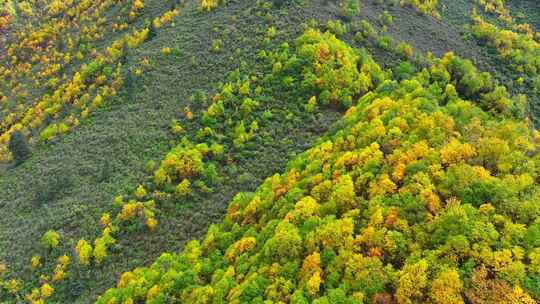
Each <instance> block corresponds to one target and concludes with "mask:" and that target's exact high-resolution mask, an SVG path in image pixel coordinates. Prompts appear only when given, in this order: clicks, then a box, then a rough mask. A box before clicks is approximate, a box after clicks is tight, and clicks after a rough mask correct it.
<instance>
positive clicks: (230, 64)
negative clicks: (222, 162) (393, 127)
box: [0, 1, 492, 302]
mask: <svg viewBox="0 0 540 304" xmlns="http://www.w3.org/2000/svg"><path fill="white" fill-rule="evenodd" d="M159 2H160V1H154V3H152V4H148V6H151V5H156V6H159V5H165V4H158V3H159ZM250 7H255V5H254V1H231V3H230V4H228V5H227V6H223V7H220V8H218V9H217V10H216V11H215V12H212V13H209V14H202V13H200V12H199V11H198V9H197V7H196V3H195V1H189V2H188V4H187V7H186V8H184V9H182V14H181V16H180V17H179V18H178V19H177V20H176V23H175V25H174V26H173V27H167V28H165V29H162V30H160V31H159V34H158V36H157V37H156V38H155V39H154V40H152V41H150V42H148V43H146V44H144V45H143V46H141V47H140V48H139V49H137V50H135V51H133V53H132V54H131V58H130V61H131V64H133V63H135V62H138V61H139V60H140V59H142V58H145V57H147V58H149V59H150V61H151V62H152V66H153V68H152V69H151V70H150V71H147V72H145V74H144V75H143V76H142V77H141V78H140V79H138V80H137V82H136V85H135V93H134V98H133V99H132V100H126V98H125V96H124V97H122V96H121V97H119V98H117V99H116V100H115V101H114V102H113V103H112V104H111V105H108V106H105V107H103V108H102V109H100V110H99V111H97V112H96V113H95V114H94V115H93V116H92V118H90V119H88V120H87V121H85V122H83V123H82V124H81V126H80V127H79V128H77V129H76V130H75V131H74V132H73V133H70V134H68V135H66V136H62V137H61V138H60V139H59V140H58V141H57V142H55V143H52V144H50V145H47V146H42V147H39V148H38V149H36V151H35V153H34V155H33V157H32V158H31V159H30V160H28V161H27V162H26V163H25V164H23V165H21V166H19V167H17V168H15V169H12V170H11V171H9V172H7V173H6V174H5V175H4V176H2V177H0V217H1V218H2V219H3V220H2V221H1V222H0V260H5V261H6V262H7V263H8V264H9V265H10V266H11V267H12V268H13V270H14V271H15V272H16V273H19V274H20V273H24V272H26V273H28V264H29V263H28V261H29V258H30V254H31V252H36V251H37V250H39V238H40V237H41V235H42V234H43V232H45V231H46V230H48V229H56V230H59V231H60V232H62V235H63V239H64V240H69V241H67V242H66V244H65V246H66V248H72V247H73V245H74V244H73V242H74V241H71V240H76V239H78V238H80V237H86V238H91V237H93V236H94V234H95V233H96V232H97V231H98V224H97V219H98V218H99V215H100V214H101V213H102V212H103V211H107V210H109V209H110V208H111V201H112V198H113V197H114V196H115V195H116V194H118V193H122V192H124V190H127V189H132V188H134V187H135V186H136V185H137V184H138V182H140V181H141V180H142V179H143V178H144V176H145V174H144V173H143V169H142V168H143V166H144V164H145V163H146V161H148V160H150V159H154V160H159V159H160V158H161V157H162V156H163V155H164V154H165V153H166V151H167V150H168V149H169V147H170V140H171V136H170V134H169V132H168V131H167V129H168V125H169V123H170V120H171V119H172V118H178V119H180V120H181V122H182V125H183V126H184V127H185V128H186V129H187V134H188V135H193V134H194V133H195V132H196V131H197V129H198V128H199V126H198V124H197V123H195V122H196V121H198V120H197V113H198V112H199V110H201V109H204V107H205V105H202V104H190V102H189V97H190V95H191V94H193V92H194V91H195V90H203V91H208V92H212V89H213V88H215V86H216V84H217V82H219V81H222V80H224V75H225V74H226V72H228V71H231V70H233V69H234V68H236V67H238V66H240V60H243V61H245V63H246V66H249V70H256V69H257V65H254V66H253V65H252V64H253V63H256V58H255V54H256V53H257V50H258V47H259V42H260V40H261V37H263V36H264V34H260V35H257V34H256V33H257V32H260V33H264V31H265V30H266V22H265V20H264V19H263V18H261V17H257V16H256V15H255V14H253V13H252V12H250V11H249V10H248V8H250ZM362 7H363V9H362V14H361V16H360V18H368V19H369V20H370V21H371V22H372V23H376V22H377V21H376V19H377V16H378V14H380V12H381V11H382V8H381V7H378V6H374V5H373V4H372V2H371V1H367V3H364V4H363V5H362ZM286 11H287V12H288V14H284V12H285V9H284V10H282V11H280V12H278V11H273V12H272V16H273V19H274V20H273V22H272V24H273V25H275V26H276V27H277V28H278V29H279V30H280V34H279V35H278V38H277V40H276V43H277V42H279V41H290V40H291V39H292V38H294V37H296V34H297V33H298V32H299V31H300V30H301V29H300V23H301V22H303V21H306V20H307V19H309V18H311V17H316V19H317V20H319V21H321V23H325V21H324V20H326V19H334V18H336V17H337V15H338V7H337V6H336V5H334V4H332V3H330V4H323V1H313V2H312V3H310V4H308V5H307V6H306V7H294V8H287V9H286ZM389 11H390V13H391V14H392V15H394V25H392V26H390V29H389V30H390V33H391V35H392V36H394V37H395V38H396V39H397V40H400V41H401V40H405V41H408V42H409V43H411V44H412V45H413V46H415V47H416V48H418V49H421V50H423V51H428V50H429V51H433V52H434V53H435V54H436V55H439V54H441V53H443V52H445V51H447V50H454V51H455V52H456V53H458V54H459V55H462V56H464V57H468V58H471V59H473V60H474V61H476V62H477V63H479V64H480V66H481V67H482V68H486V69H489V67H490V66H492V65H491V64H490V59H489V58H487V59H486V57H483V56H482V54H483V53H482V52H481V51H479V48H478V47H477V46H476V45H475V44H473V43H471V42H467V41H463V40H462V39H461V38H460V35H459V34H458V32H459V29H458V28H457V27H455V26H453V25H449V24H446V23H444V22H441V21H436V20H434V19H431V18H423V17H419V16H418V15H417V14H416V13H415V12H414V11H412V10H411V9H403V8H400V7H394V8H390V9H389ZM233 16H236V17H237V18H236V21H233V20H232V19H231V18H232V17H233ZM464 18H465V17H464ZM215 27H217V28H218V30H217V31H214V28H215ZM224 27H227V28H229V29H230V30H231V34H230V35H227V36H226V37H225V36H223V35H221V33H222V32H223V31H222V29H223V28H224ZM441 32H444V33H447V34H445V35H439V33H441ZM216 38H219V39H221V40H222V41H223V45H224V47H222V51H221V52H220V53H213V52H211V51H210V49H211V43H212V39H216ZM346 38H347V37H346ZM349 39H350V37H349ZM164 46H169V47H171V48H175V47H177V48H178V49H179V50H180V55H179V56H170V57H164V56H163V55H162V54H161V52H160V50H161V48H162V47H164ZM236 47H238V48H239V52H240V53H235V48H236ZM372 51H375V53H374V55H375V58H377V59H379V61H381V63H382V64H384V63H387V62H392V61H393V60H395V59H393V58H391V57H389V56H388V55H387V54H384V53H382V52H381V50H378V51H377V49H372ZM478 54H480V55H478ZM192 57H193V58H194V60H195V62H193V60H192ZM187 105H190V106H191V108H192V110H193V112H194V113H195V115H196V119H194V120H193V121H192V122H187V121H186V120H185V118H184V116H183V115H182V112H183V111H182V109H183V108H184V107H185V106H187ZM276 105H279V100H276ZM284 106H285V105H284ZM338 116H339V113H336V112H335V111H332V110H329V111H327V112H325V113H321V114H320V115H319V119H316V120H311V121H309V120H305V119H293V120H291V121H288V122H279V121H276V122H275V124H276V125H274V126H267V129H268V130H276V131H277V132H274V133H270V132H269V134H268V136H269V137H270V138H272V139H274V140H273V141H269V143H268V144H265V145H261V146H260V147H258V148H257V149H255V151H254V152H252V153H251V154H249V155H244V156H239V157H238V159H237V160H236V168H233V167H232V166H231V167H230V168H224V169H223V170H221V172H220V173H221V175H222V177H224V178H223V182H222V184H221V185H220V186H219V187H218V188H217V189H215V192H214V194H212V195H211V196H210V197H206V198H204V199H201V200H200V201H199V202H197V204H196V206H195V207H196V208H189V207H182V206H171V207H169V208H167V209H165V210H164V213H163V214H162V215H161V216H160V222H161V223H160V228H159V229H158V231H157V232H156V233H155V234H152V235H144V236H138V235H132V236H128V237H127V238H123V239H125V241H123V242H122V243H121V245H122V246H123V247H124V248H125V249H128V248H129V250H123V251H122V253H123V255H118V256H116V257H114V258H112V259H110V260H108V261H107V262H106V263H105V264H104V265H103V266H101V267H100V268H98V269H94V270H93V271H92V273H90V274H87V273H81V274H80V277H78V278H77V277H76V278H73V279H72V280H70V282H71V283H70V285H68V286H65V288H66V289H68V290H69V292H67V291H64V293H65V300H66V301H67V300H68V299H69V301H74V302H87V301H88V299H91V298H92V296H93V295H95V294H96V293H99V292H101V291H102V290H103V289H104V288H105V287H107V286H110V285H112V284H113V282H114V281H115V280H116V278H117V276H118V275H119V274H120V273H121V272H123V271H125V270H127V269H130V268H132V267H134V266H137V265H141V264H147V263H148V262H149V261H152V260H153V259H154V258H155V257H156V256H157V255H158V254H159V253H161V252H162V251H171V250H177V249H179V248H180V247H181V246H182V244H183V242H184V241H185V240H187V239H189V238H193V237H198V236H200V235H201V234H202V233H203V232H204V231H205V229H206V227H207V226H208V223H209V222H211V221H215V220H217V219H218V218H220V216H221V214H222V213H223V211H224V208H225V203H226V202H227V201H228V199H229V198H230V197H231V196H232V195H233V194H234V193H236V192H237V191H243V190H250V189H253V188H254V186H255V185H257V184H258V182H259V181H260V180H261V179H262V178H264V177H266V176H268V175H270V174H272V173H274V172H276V171H280V170H281V169H282V167H283V165H284V164H285V162H286V160H287V159H288V158H289V156H290V155H291V154H292V153H296V152H299V151H303V150H305V148H306V147H308V146H309V144H310V143H311V142H312V141H313V140H314V139H315V138H316V137H317V136H318V135H320V134H321V133H322V132H324V130H325V129H327V127H328V126H329V125H330V124H331V122H332V121H334V120H335V119H336V118H337V117H338ZM283 124H284V125H283ZM278 125H280V127H279V128H278V127H277V126H278ZM239 176H243V178H238V177H239ZM52 188H56V189H52ZM50 189H52V190H54V191H52V192H51V191H49V190H50ZM56 190H58V192H56ZM40 193H45V194H46V195H40ZM40 196H41V198H42V199H40ZM43 198H45V199H43ZM200 204H203V205H200ZM201 210H204V212H201ZM124 254H125V255H124ZM111 274H112V275H111ZM58 292H60V293H62V291H61V290H58ZM88 295H90V298H88V297H87V296H88Z"/></svg>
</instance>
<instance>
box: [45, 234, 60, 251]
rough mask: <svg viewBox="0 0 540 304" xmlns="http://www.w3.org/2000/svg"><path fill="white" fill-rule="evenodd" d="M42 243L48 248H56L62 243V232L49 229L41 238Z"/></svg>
mask: <svg viewBox="0 0 540 304" xmlns="http://www.w3.org/2000/svg"><path fill="white" fill-rule="evenodd" d="M41 243H42V244H43V246H44V247H45V248H47V249H53V248H56V247H58V244H60V234H58V232H56V231H54V230H49V231H47V232H45V234H44V235H43V237H42V238H41Z"/></svg>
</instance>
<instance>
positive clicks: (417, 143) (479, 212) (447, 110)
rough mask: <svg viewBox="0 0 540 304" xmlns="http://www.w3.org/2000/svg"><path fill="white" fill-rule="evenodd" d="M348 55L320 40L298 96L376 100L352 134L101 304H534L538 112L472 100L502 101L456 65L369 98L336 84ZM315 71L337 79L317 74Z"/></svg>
mask: <svg viewBox="0 0 540 304" xmlns="http://www.w3.org/2000/svg"><path fill="white" fill-rule="evenodd" d="M334 52H338V53H340V54H341V55H342V58H343V60H345V61H347V62H348V61H349V60H347V59H346V58H354V56H353V57H351V55H352V54H354V52H353V50H351V49H348V48H346V47H345V46H344V45H343V43H342V42H340V41H339V40H336V39H335V38H334V37H333V36H331V35H330V34H328V33H327V34H324V35H322V34H320V33H317V32H315V31H313V30H308V31H307V32H306V33H305V34H304V35H302V36H301V37H300V38H299V39H298V40H297V51H296V52H295V53H293V54H290V55H288V57H289V58H291V60H294V61H296V60H298V59H297V58H300V59H302V58H306V55H307V58H308V60H307V62H306V61H303V63H304V64H303V65H302V66H303V69H302V72H301V73H300V75H301V77H300V78H303V79H304V80H303V81H301V84H302V85H299V86H295V87H297V88H298V90H300V91H301V90H303V89H304V88H306V89H311V90H313V89H315V90H316V91H319V92H318V93H317V95H316V96H317V97H318V98H319V99H323V100H324V99H326V98H323V97H321V96H327V95H328V96H339V97H338V98H337V99H336V100H341V101H342V102H344V103H345V104H347V103H349V104H350V102H347V100H349V97H350V96H351V93H352V95H354V94H356V93H360V94H358V96H361V95H363V96H362V97H361V98H359V99H358V101H357V102H356V101H355V102H354V106H352V107H350V108H349V109H348V111H347V113H346V114H345V116H344V118H343V119H342V120H341V121H340V123H339V126H340V128H339V129H338V130H336V131H335V132H334V134H333V135H330V136H328V137H324V138H322V139H321V140H320V141H319V143H318V144H317V145H315V146H314V147H313V148H311V149H309V150H308V151H306V152H305V153H303V154H301V155H300V156H298V157H296V158H295V159H294V160H292V161H291V162H290V163H289V165H288V167H287V171H286V172H285V173H283V174H275V175H274V176H272V177H270V178H268V179H267V180H266V181H265V182H263V184H262V185H261V186H260V187H259V188H257V190H256V191H254V192H243V193H239V194H237V195H236V196H235V197H234V199H233V200H232V201H231V203H230V204H229V208H228V211H227V215H226V217H225V219H224V220H223V221H222V222H221V223H220V224H217V225H212V226H211V227H210V228H209V231H208V233H207V235H206V237H205V238H204V239H203V240H202V241H201V242H198V241H192V242H190V243H189V244H188V245H186V248H185V249H184V251H183V252H182V253H180V254H164V255H162V256H161V257H160V258H159V259H158V260H157V261H156V262H155V263H154V264H153V265H152V266H150V267H148V268H137V269H135V270H133V271H132V272H127V273H124V274H123V275H122V277H121V278H120V281H119V282H118V287H117V288H115V289H111V290H109V291H107V292H106V293H105V294H104V295H103V296H102V297H101V298H100V299H99V300H98V303H122V302H125V301H128V302H129V301H135V302H139V301H146V302H147V303H160V302H170V301H180V302H188V303H222V302H228V303H246V302H253V303H263V302H264V301H274V302H276V301H284V300H285V299H290V301H291V303H310V302H313V303H363V302H365V303H372V302H376V303H377V302H378V301H386V300H385V299H395V301H397V303H412V302H422V303H423V302H434V303H464V299H467V300H468V301H473V302H475V303H534V299H533V296H531V295H530V294H528V292H527V290H526V288H527V285H525V284H524V282H526V281H527V280H535V279H536V278H537V276H538V274H539V273H538V271H537V269H536V268H537V267H536V266H535V265H536V264H537V262H536V258H537V255H538V248H537V247H536V246H537V244H536V237H535V236H532V237H529V238H528V237H527V236H528V235H529V234H530V233H533V234H534V233H535V232H534V231H536V225H538V213H539V211H540V205H539V204H538V201H537V199H536V197H537V194H538V191H539V189H538V187H537V186H536V185H535V183H534V178H533V177H534V176H536V174H537V166H538V158H537V157H530V156H529V153H530V152H531V151H533V150H535V149H536V148H535V144H534V138H535V136H538V134H537V133H536V132H530V131H529V129H528V127H527V125H526V123H524V122H520V119H521V118H522V114H519V113H522V111H515V113H516V115H513V113H512V112H513V111H512V110H511V109H512V108H513V107H514V106H515V107H518V108H520V107H522V106H523V105H519V104H515V105H514V104H512V103H510V104H508V105H507V107H506V108H504V109H503V108H501V107H500V105H499V103H498V102H497V101H496V100H494V101H492V100H489V102H487V101H484V100H478V101H477V100H474V99H472V98H471V97H469V98H471V99H472V101H473V102H476V103H478V104H482V106H483V108H484V109H485V110H482V109H481V108H479V107H478V106H475V104H474V103H471V101H468V100H467V99H469V98H466V97H464V96H477V94H478V92H479V91H486V93H484V96H486V95H489V94H492V93H495V92H496V91H497V89H493V87H492V86H491V85H490V84H489V83H483V84H481V85H479V86H478V87H476V86H475V85H473V84H474V83H475V80H474V79H476V78H477V77H481V76H480V75H478V74H477V73H476V71H474V70H473V69H472V68H467V66H469V65H470V63H468V62H467V61H463V60H461V59H459V58H456V57H454V56H453V55H452V54H448V55H447V56H445V57H444V58H443V59H441V60H435V62H434V63H433V65H432V67H431V72H430V71H429V70H427V69H424V70H423V71H422V72H420V73H418V74H417V75H415V76H414V77H412V78H410V79H406V80H403V81H401V82H396V81H389V80H386V81H385V80H384V79H383V78H382V79H379V81H378V83H379V84H380V85H379V88H378V89H376V90H374V91H372V92H370V93H368V94H363V93H365V92H366V91H365V89H363V86H357V85H356V83H355V81H351V82H343V83H335V84H333V85H330V86H327V82H326V81H327V80H328V79H335V78H334V77H332V76H331V75H335V74H342V72H341V69H342V68H346V67H347V66H346V65H343V64H340V65H337V66H336V65H334V64H333V60H329V61H328V62H325V61H323V62H320V61H318V60H315V61H313V60H312V59H311V58H315V59H319V58H332V57H333V56H332V54H334ZM280 57H281V58H282V56H280ZM354 61H355V60H352V62H354ZM368 62H369V61H368ZM291 65H292V64H290V63H289V64H285V66H291ZM293 66H294V65H293ZM314 67H317V70H319V71H324V72H323V73H322V74H319V75H313V76H311V75H312V74H311V73H312V68H314ZM459 67H463V68H459ZM350 68H351V69H352V70H349V71H348V73H347V74H349V75H354V74H355V73H360V71H364V70H373V66H371V68H365V65H364V66H358V65H357V64H353V65H351V66H350ZM375 70H377V68H375ZM278 75H279V74H278ZM442 75H447V77H441V76H442ZM291 77H292V78H295V74H291V72H288V73H284V74H282V75H280V77H279V78H280V79H281V82H290V81H292V80H289V78H291ZM296 77H298V76H296ZM339 79H354V77H341V78H339ZM456 86H457V87H458V89H457V90H456ZM329 88H335V90H336V91H335V93H332V91H331V92H330V93H326V92H328V91H327V90H328V89H329ZM472 88H474V89H472ZM343 89H346V90H344V91H346V92H347V94H345V95H340V92H342V90H343ZM491 92H492V93H491ZM330 100H332V99H331V98H330ZM355 100H356V98H355ZM504 116H506V119H504V120H500V119H499V118H501V117H504ZM523 164H527V165H523ZM521 240H523V241H521ZM487 273H491V274H492V275H493V276H494V277H493V278H488V277H487ZM482 285H484V286H497V289H495V288H482V287H481V286H482ZM529 292H531V293H533V295H534V292H535V290H534V289H533V290H530V291H529ZM388 301H390V300H388Z"/></svg>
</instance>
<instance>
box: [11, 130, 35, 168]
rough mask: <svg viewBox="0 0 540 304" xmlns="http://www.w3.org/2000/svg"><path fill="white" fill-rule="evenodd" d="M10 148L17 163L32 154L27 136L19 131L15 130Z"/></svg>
mask: <svg viewBox="0 0 540 304" xmlns="http://www.w3.org/2000/svg"><path fill="white" fill-rule="evenodd" d="M8 148H9V151H10V152H11V155H12V156H13V160H14V161H15V164H16V165H18V164H20V163H22V162H23V161H24V160H25V159H27V158H28V157H29V156H30V148H29V147H28V141H27V139H26V137H25V136H24V135H23V134H22V133H21V132H19V131H15V132H13V133H12V134H11V138H10V140H9V144H8Z"/></svg>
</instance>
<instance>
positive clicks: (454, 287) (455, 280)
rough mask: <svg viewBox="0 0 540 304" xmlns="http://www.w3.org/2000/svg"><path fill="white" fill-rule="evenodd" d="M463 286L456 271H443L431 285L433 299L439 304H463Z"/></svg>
mask: <svg viewBox="0 0 540 304" xmlns="http://www.w3.org/2000/svg"><path fill="white" fill-rule="evenodd" d="M461 288H462V284H461V281H460V279H459V273H458V272H457V270H455V269H449V270H446V271H443V272H441V273H440V274H439V276H438V277H437V278H436V279H435V280H434V281H433V283H432V284H431V298H432V299H433V301H434V302H435V303H437V304H463V303H464V302H463V299H462V298H461V294H460V293H461Z"/></svg>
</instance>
